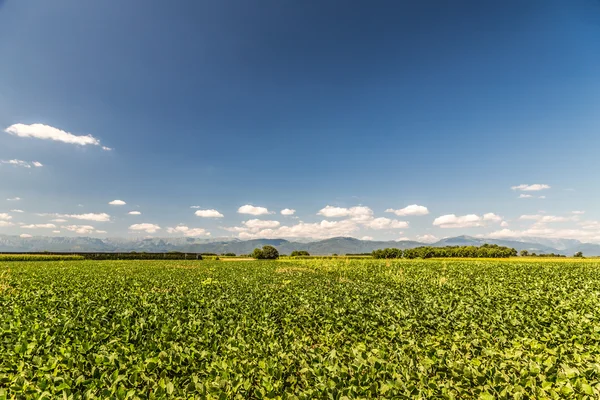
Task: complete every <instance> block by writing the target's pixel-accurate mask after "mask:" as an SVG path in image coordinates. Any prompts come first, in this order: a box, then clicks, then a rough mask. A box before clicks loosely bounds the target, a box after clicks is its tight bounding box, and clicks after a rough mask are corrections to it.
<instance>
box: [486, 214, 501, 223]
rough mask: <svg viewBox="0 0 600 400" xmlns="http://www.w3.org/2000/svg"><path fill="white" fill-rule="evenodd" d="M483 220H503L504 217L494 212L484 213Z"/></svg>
mask: <svg viewBox="0 0 600 400" xmlns="http://www.w3.org/2000/svg"><path fill="white" fill-rule="evenodd" d="M483 220H484V221H489V222H502V217H500V216H499V215H496V214H494V213H487V214H483Z"/></svg>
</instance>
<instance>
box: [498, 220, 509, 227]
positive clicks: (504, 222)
mask: <svg viewBox="0 0 600 400" xmlns="http://www.w3.org/2000/svg"><path fill="white" fill-rule="evenodd" d="M500 226H501V227H503V228H506V227H507V226H508V222H506V221H502V223H501V224H500Z"/></svg>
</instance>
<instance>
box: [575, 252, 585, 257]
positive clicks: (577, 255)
mask: <svg viewBox="0 0 600 400" xmlns="http://www.w3.org/2000/svg"><path fill="white" fill-rule="evenodd" d="M573 257H577V258H583V253H582V252H580V251H578V252H577V253H575V254H574V255H573Z"/></svg>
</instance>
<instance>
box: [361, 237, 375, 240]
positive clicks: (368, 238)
mask: <svg viewBox="0 0 600 400" xmlns="http://www.w3.org/2000/svg"><path fill="white" fill-rule="evenodd" d="M360 240H373V236H363V237H361V238H360Z"/></svg>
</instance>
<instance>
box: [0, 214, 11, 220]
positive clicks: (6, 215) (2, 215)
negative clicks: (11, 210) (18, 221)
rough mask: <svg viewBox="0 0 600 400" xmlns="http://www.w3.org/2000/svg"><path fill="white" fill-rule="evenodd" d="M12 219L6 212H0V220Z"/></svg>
mask: <svg viewBox="0 0 600 400" xmlns="http://www.w3.org/2000/svg"><path fill="white" fill-rule="evenodd" d="M11 219H12V215H8V214H7V213H0V220H3V221H8V220H11Z"/></svg>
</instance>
